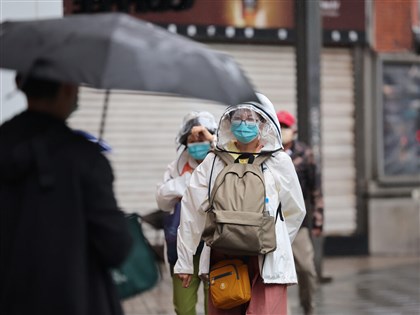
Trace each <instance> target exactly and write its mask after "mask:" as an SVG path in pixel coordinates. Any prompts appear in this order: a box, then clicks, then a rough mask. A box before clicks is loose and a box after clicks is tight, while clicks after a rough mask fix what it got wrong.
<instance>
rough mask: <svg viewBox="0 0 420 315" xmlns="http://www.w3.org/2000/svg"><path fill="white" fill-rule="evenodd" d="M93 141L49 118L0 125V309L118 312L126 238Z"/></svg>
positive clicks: (53, 313)
mask: <svg viewBox="0 0 420 315" xmlns="http://www.w3.org/2000/svg"><path fill="white" fill-rule="evenodd" d="M112 182H113V175H112V170H111V167H110V164H109V162H108V160H107V159H106V158H105V157H104V156H103V154H102V153H100V150H99V148H98V146H97V145H96V144H94V143H92V142H89V141H88V140H86V139H84V138H83V137H82V136H80V135H76V134H75V133H73V131H72V130H71V129H70V128H68V127H67V126H66V125H65V123H64V122H62V121H60V120H57V119H55V118H52V117H51V116H48V115H45V114H41V113H35V112H28V111H26V112H24V113H22V114H20V115H18V116H16V117H15V118H13V119H12V120H10V121H9V122H7V123H5V124H3V125H2V126H1V127H0V314H2V315H12V314H13V315H14V314H19V315H38V314H39V315H108V314H121V313H122V309H121V304H120V302H119V300H118V297H117V294H116V288H115V287H114V285H113V283H112V278H111V277H110V272H109V269H110V267H115V266H118V265H120V264H121V262H123V260H124V259H125V257H126V255H127V254H128V252H129V249H130V247H131V238H130V235H129V232H128V229H127V226H126V222H125V220H124V215H123V213H122V212H121V211H119V210H118V207H117V203H116V200H115V198H114V193H113V188H112Z"/></svg>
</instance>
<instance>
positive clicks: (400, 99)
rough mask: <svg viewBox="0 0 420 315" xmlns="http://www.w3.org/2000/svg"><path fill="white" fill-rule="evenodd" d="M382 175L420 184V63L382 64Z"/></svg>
mask: <svg viewBox="0 0 420 315" xmlns="http://www.w3.org/2000/svg"><path fill="white" fill-rule="evenodd" d="M380 100H381V103H382V106H381V107H382V108H381V109H382V110H381V112H380V116H381V117H380V124H379V125H380V133H381V134H380V135H379V136H380V139H381V140H382V141H380V146H381V147H380V155H381V159H380V160H381V162H382V163H380V164H381V165H380V168H381V169H380V172H379V173H380V175H381V177H382V178H383V179H385V181H388V182H389V181H397V182H407V183H408V182H420V61H412V62H411V61H393V60H383V61H382V85H381V90H380Z"/></svg>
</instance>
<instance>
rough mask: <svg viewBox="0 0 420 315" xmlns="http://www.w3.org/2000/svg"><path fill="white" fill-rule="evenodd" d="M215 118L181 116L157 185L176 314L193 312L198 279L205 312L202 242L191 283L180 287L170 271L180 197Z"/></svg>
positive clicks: (210, 139)
mask: <svg viewBox="0 0 420 315" xmlns="http://www.w3.org/2000/svg"><path fill="white" fill-rule="evenodd" d="M216 129H217V124H216V121H215V119H214V117H213V115H212V114H210V113H209V112H204V111H203V112H190V113H188V114H187V115H186V116H185V117H184V120H183V123H182V125H181V128H180V130H179V132H178V135H177V137H176V144H177V147H178V157H177V158H176V159H175V160H174V161H172V162H171V163H170V164H169V165H168V167H167V169H166V172H165V174H164V176H163V182H162V183H159V184H158V186H157V189H156V201H157V204H158V207H159V208H160V209H161V210H164V211H167V212H168V213H171V215H170V216H168V217H167V218H165V224H164V225H165V228H164V231H165V240H166V249H167V252H166V255H165V257H166V260H167V261H168V263H169V267H170V271H171V275H172V284H173V303H174V308H175V312H176V314H177V315H195V314H197V312H196V304H197V300H198V295H197V293H198V289H199V286H200V283H203V287H204V304H205V305H204V309H205V313H206V314H207V296H208V282H207V281H204V282H202V281H201V278H200V275H199V273H198V270H199V267H198V264H199V260H200V254H201V252H202V250H203V246H204V243H203V242H201V243H200V245H199V246H198V248H197V249H196V250H195V254H194V259H193V260H194V274H193V279H192V283H191V286H190V287H189V288H188V289H184V288H183V287H182V281H181V280H180V279H179V278H178V277H177V276H175V275H174V274H173V268H174V265H175V263H176V261H177V258H178V256H177V243H176V239H177V230H178V225H179V221H180V212H181V209H180V205H181V202H180V201H181V198H182V196H183V194H184V192H185V190H186V188H187V186H188V183H189V181H190V178H191V173H192V172H193V171H194V169H195V168H196V167H197V166H198V165H199V164H200V163H201V161H202V160H204V158H205V157H206V156H207V153H208V152H209V151H210V150H212V149H213V146H214V144H213V143H214V141H215V136H214V134H215V132H216Z"/></svg>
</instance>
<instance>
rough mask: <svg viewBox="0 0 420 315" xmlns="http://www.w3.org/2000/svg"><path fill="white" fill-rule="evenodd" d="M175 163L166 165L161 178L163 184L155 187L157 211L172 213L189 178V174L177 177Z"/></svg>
mask: <svg viewBox="0 0 420 315" xmlns="http://www.w3.org/2000/svg"><path fill="white" fill-rule="evenodd" d="M176 163H177V161H173V162H172V163H171V164H169V165H168V168H167V169H166V172H165V174H164V176H163V182H162V183H159V184H158V185H157V187H156V193H155V197H156V202H157V205H158V207H159V209H161V210H164V211H169V212H171V211H173V210H174V206H175V204H176V203H177V202H178V201H179V200H180V199H181V197H182V195H183V194H184V192H185V190H186V189H187V186H188V183H189V181H190V178H191V173H190V172H186V173H185V174H183V175H182V176H179V174H178V172H177V170H176Z"/></svg>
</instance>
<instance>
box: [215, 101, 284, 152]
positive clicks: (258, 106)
mask: <svg viewBox="0 0 420 315" xmlns="http://www.w3.org/2000/svg"><path fill="white" fill-rule="evenodd" d="M256 95H257V97H258V99H259V102H245V103H241V104H237V105H232V106H229V107H228V108H227V109H226V110H225V112H224V113H223V115H222V117H221V118H220V123H219V129H218V130H217V144H216V148H217V149H219V150H224V151H230V150H231V147H232V144H233V143H234V142H235V141H236V138H235V136H234V135H233V133H232V131H231V125H232V124H231V121H232V118H233V117H234V115H235V112H238V111H244V112H248V113H249V116H250V119H251V120H253V121H256V122H257V124H258V130H259V131H258V137H259V139H260V143H261V144H262V145H263V148H262V150H261V152H275V151H278V150H280V149H282V148H283V145H282V139H281V130H280V124H279V121H278V119H277V115H276V111H275V109H274V106H273V104H272V103H271V101H270V100H269V99H268V98H267V97H266V96H265V95H263V94H261V93H256ZM244 123H246V121H244Z"/></svg>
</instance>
